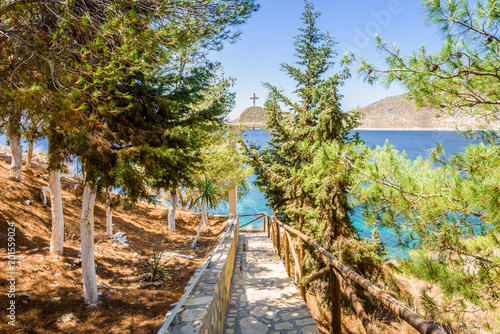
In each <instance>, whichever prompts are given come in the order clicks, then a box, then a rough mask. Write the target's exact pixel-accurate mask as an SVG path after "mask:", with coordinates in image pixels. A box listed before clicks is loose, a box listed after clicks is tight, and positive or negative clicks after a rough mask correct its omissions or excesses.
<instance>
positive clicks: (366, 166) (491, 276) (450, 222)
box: [343, 0, 500, 319]
mask: <svg viewBox="0 0 500 334" xmlns="http://www.w3.org/2000/svg"><path fill="white" fill-rule="evenodd" d="M422 6H423V7H424V9H425V11H426V13H427V24H429V25H432V26H435V27H436V28H437V29H438V30H439V31H440V32H441V34H442V35H443V45H442V47H441V50H440V51H439V52H437V53H434V54H433V53H429V52H428V51H427V49H426V48H425V46H422V47H421V48H420V50H418V51H416V52H414V53H413V54H412V55H411V56H409V57H407V58H406V59H405V58H403V57H402V56H401V53H400V50H399V47H398V46H397V45H394V46H393V47H392V48H390V47H388V46H387V44H386V43H385V42H383V41H382V38H381V37H380V36H377V37H376V39H377V42H378V49H379V50H380V51H381V53H382V54H384V55H385V56H386V65H387V66H386V67H387V68H385V69H384V68H378V67H376V66H374V65H373V64H371V63H369V62H368V61H367V60H366V59H359V60H358V59H357V58H356V56H355V55H354V54H353V53H352V52H351V53H349V54H347V55H346V56H345V57H344V59H343V61H344V62H346V63H352V62H359V64H360V65H361V66H360V68H359V71H360V72H361V73H362V74H363V75H364V77H365V79H366V80H367V81H368V82H380V81H382V82H383V83H385V84H387V85H389V84H390V83H392V82H394V81H399V82H401V83H402V84H403V85H404V86H405V87H406V88H407V89H408V95H409V97H410V98H413V99H415V101H416V102H417V104H418V105H419V106H432V107H436V108H442V110H448V112H450V113H459V114H464V113H465V114H470V115H473V116H474V118H479V119H482V120H485V121H487V122H488V121H491V120H495V119H497V118H498V115H499V114H498V112H499V107H498V106H499V103H498V100H499V98H500V95H499V92H500V90H499V89H498V88H499V87H500V78H499V76H498V68H499V67H498V66H499V62H498V59H499V55H500V38H499V36H498V28H499V26H500V15H499V14H500V12H499V8H500V7H499V4H498V1H496V0H487V1H466V0H453V1H441V0H430V1H422ZM467 135H469V136H475V135H476V134H474V133H472V132H469V133H467ZM481 138H482V139H483V142H484V144H479V145H469V146H468V147H467V148H466V149H465V150H464V151H463V152H461V153H460V154H455V155H453V156H451V157H450V156H446V154H445V152H444V151H443V149H442V147H441V145H438V146H437V147H436V148H435V149H434V150H433V151H432V152H431V155H430V157H429V158H428V159H427V160H423V159H418V160H416V161H413V162H412V161H409V160H408V159H406V156H405V154H404V152H403V153H399V152H397V151H396V150H394V149H393V147H392V146H390V145H389V144H386V145H385V146H384V147H382V148H377V149H375V150H373V151H370V150H366V151H365V153H366V155H367V157H368V161H367V162H366V163H360V162H353V161H351V162H350V165H351V166H353V167H354V168H356V169H357V171H358V172H359V173H360V177H359V179H358V183H357V185H356V187H355V188H354V190H353V199H354V201H353V204H355V205H360V206H362V207H363V209H364V216H365V219H366V221H368V222H370V223H372V224H377V225H383V226H387V227H389V228H391V229H393V230H394V231H396V233H397V234H398V236H399V239H400V242H401V243H403V244H406V245H408V246H411V247H414V248H415V249H416V250H415V251H414V252H412V253H411V260H410V261H408V262H407V263H406V264H405V265H404V266H403V267H402V268H403V270H405V271H407V272H409V273H411V274H414V275H416V276H417V277H420V278H422V279H424V280H427V281H429V282H431V283H434V284H437V285H438V286H439V287H440V288H441V290H442V292H443V293H444V297H445V305H444V306H443V307H442V309H441V310H439V311H435V312H434V313H432V312H430V310H431V308H432V307H435V305H434V304H435V303H434V302H431V299H432V298H431V296H430V295H424V301H426V304H427V305H428V307H427V310H428V311H429V312H428V313H429V314H430V315H431V316H433V317H434V316H437V313H439V314H440V315H441V318H442V317H443V316H444V314H454V316H455V318H456V319H461V317H462V315H463V314H464V313H465V312H467V305H466V304H467V303H472V304H474V305H475V306H476V307H477V309H479V310H488V309H490V308H491V307H498V305H499V302H500V298H499V296H500V289H499V286H498V282H499V281H500V254H499V252H498V249H499V243H498V239H499V235H500V220H499V217H500V215H499V213H500V212H499V209H500V202H499V199H500V188H499V187H498V184H499V183H500V180H499V175H500V173H499V172H500V158H499V156H500V155H499V153H500V151H499V145H498V144H499V142H500V141H499V136H498V133H496V132H494V131H485V132H484V133H483V134H482V135H481ZM363 150H364V149H363Z"/></svg>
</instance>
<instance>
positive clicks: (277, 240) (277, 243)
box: [274, 222, 281, 257]
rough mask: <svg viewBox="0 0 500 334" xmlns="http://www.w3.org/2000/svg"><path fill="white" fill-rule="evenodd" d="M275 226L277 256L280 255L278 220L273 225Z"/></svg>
mask: <svg viewBox="0 0 500 334" xmlns="http://www.w3.org/2000/svg"><path fill="white" fill-rule="evenodd" d="M274 226H275V227H276V250H277V251H278V257H281V254H280V226H279V225H278V222H276V224H275V225H274Z"/></svg>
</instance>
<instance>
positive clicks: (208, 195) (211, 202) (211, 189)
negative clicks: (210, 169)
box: [195, 177, 217, 209]
mask: <svg viewBox="0 0 500 334" xmlns="http://www.w3.org/2000/svg"><path fill="white" fill-rule="evenodd" d="M196 188H198V190H199V191H200V196H198V198H197V199H195V203H197V202H200V201H201V202H202V203H203V204H202V205H208V207H209V208H211V209H213V208H215V203H216V195H215V194H216V192H217V189H216V188H215V182H214V181H212V180H209V179H208V177H205V179H203V181H199V182H198V183H196Z"/></svg>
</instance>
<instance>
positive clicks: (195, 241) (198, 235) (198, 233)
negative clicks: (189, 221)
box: [191, 216, 203, 248]
mask: <svg viewBox="0 0 500 334" xmlns="http://www.w3.org/2000/svg"><path fill="white" fill-rule="evenodd" d="M202 224H203V216H202V217H201V220H200V225H199V226H198V232H197V233H196V237H195V238H194V241H193V243H192V244H191V248H196V243H197V242H198V238H199V237H200V232H201V225H202Z"/></svg>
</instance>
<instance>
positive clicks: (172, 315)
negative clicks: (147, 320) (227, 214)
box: [157, 215, 238, 334]
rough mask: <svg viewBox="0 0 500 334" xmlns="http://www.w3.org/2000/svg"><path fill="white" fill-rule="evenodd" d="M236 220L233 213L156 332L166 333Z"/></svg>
mask: <svg viewBox="0 0 500 334" xmlns="http://www.w3.org/2000/svg"><path fill="white" fill-rule="evenodd" d="M237 220H238V215H234V216H233V217H232V221H231V223H230V224H229V225H228V227H227V231H226V233H225V234H224V235H223V236H222V237H221V238H220V239H219V242H218V243H217V245H216V246H215V248H214V250H213V251H212V253H211V254H210V256H209V257H208V259H207V260H206V261H205V263H204V264H203V266H202V267H201V269H200V271H199V272H198V274H197V275H196V277H195V278H194V280H193V282H191V285H190V286H189V287H188V289H187V290H186V292H185V293H184V295H183V296H182V298H181V300H179V302H178V303H177V305H176V306H175V308H174V309H173V310H172V312H171V313H170V315H169V316H168V317H166V318H165V319H163V321H162V323H161V325H160V329H158V332H157V334H165V333H167V330H168V328H169V327H170V325H171V324H172V322H173V321H174V320H175V318H176V317H177V313H178V312H179V310H180V309H181V307H182V305H183V304H184V302H185V301H186V299H187V298H188V297H189V295H190V294H191V292H192V291H193V289H194V287H195V286H196V283H198V281H199V280H200V278H201V277H202V276H203V273H204V272H205V270H206V269H207V268H208V266H209V265H210V263H211V261H212V258H213V257H214V255H215V253H216V252H217V250H218V249H219V247H220V246H221V245H222V242H223V241H224V240H225V239H226V237H227V235H228V234H229V233H230V232H231V230H232V228H233V225H234V224H235V222H236V221H237Z"/></svg>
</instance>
